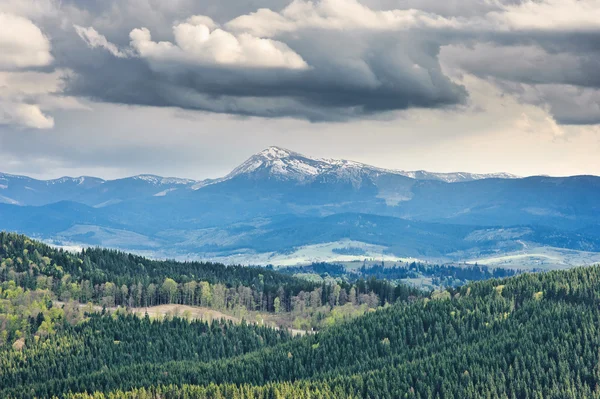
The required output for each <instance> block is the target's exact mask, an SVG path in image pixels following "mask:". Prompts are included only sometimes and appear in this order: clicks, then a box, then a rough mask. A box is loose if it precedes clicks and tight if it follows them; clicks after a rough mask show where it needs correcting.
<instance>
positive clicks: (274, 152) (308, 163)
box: [224, 147, 328, 181]
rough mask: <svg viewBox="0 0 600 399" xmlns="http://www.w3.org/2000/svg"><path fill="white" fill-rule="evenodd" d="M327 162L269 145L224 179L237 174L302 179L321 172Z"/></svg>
mask: <svg viewBox="0 0 600 399" xmlns="http://www.w3.org/2000/svg"><path fill="white" fill-rule="evenodd" d="M327 166H328V164H327V163H326V162H325V161H323V160H318V159H313V158H309V157H306V156H304V155H302V154H299V153H297V152H293V151H290V150H287V149H285V148H281V147H269V148H267V149H265V150H263V151H261V152H259V153H257V154H255V155H253V156H251V157H250V158H249V159H248V160H247V161H246V162H244V163H242V164H241V165H240V166H238V167H237V168H235V169H234V170H233V171H232V172H231V173H230V174H228V175H227V176H226V177H225V178H224V180H229V179H232V178H234V177H237V176H242V175H245V176H254V177H263V178H264V177H269V178H275V179H279V180H298V181H303V180H306V179H308V178H310V177H313V176H317V175H319V174H320V173H322V172H323V171H324V170H325V169H326V168H327Z"/></svg>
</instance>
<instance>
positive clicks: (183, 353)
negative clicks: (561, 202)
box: [0, 233, 600, 399]
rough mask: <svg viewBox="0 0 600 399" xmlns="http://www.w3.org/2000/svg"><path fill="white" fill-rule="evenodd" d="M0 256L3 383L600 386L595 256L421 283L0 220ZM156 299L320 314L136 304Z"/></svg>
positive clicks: (381, 388)
mask: <svg viewBox="0 0 600 399" xmlns="http://www.w3.org/2000/svg"><path fill="white" fill-rule="evenodd" d="M0 259H1V262H0V265H1V266H0V397H2V398H5V397H6V398H52V397H59V398H60V397H65V398H81V399H84V398H115V399H116V398H148V399H149V398H153V399H154V398H456V399H458V398H510V399H512V398H595V397H599V398H600V333H599V331H598V330H599V328H600V327H599V326H600V266H592V267H581V268H575V269H572V270H568V271H552V272H546V273H525V274H520V275H516V276H511V277H505V278H492V279H488V280H483V281H476V282H472V283H469V284H466V285H464V286H461V287H449V288H446V289H444V290H438V291H433V292H423V291H419V290H416V289H414V288H410V287H407V286H404V285H401V284H400V285H393V284H391V283H388V282H386V281H383V280H377V279H375V278H371V279H368V280H359V281H356V282H351V283H349V282H344V281H340V282H335V280H332V281H327V282H323V283H319V284H317V283H313V282H308V281H305V280H302V279H299V278H296V277H294V276H291V275H286V274H280V273H278V272H276V271H273V270H267V269H259V268H243V267H235V266H234V267H226V266H223V265H219V264H211V263H194V262H188V263H179V262H172V261H150V260H148V259H145V258H142V257H138V256H133V255H129V254H125V253H121V252H117V251H110V250H102V249H89V250H84V251H83V252H82V253H71V252H66V251H62V250H58V249H54V248H51V247H49V246H46V245H44V244H41V243H38V242H36V241H34V240H31V239H29V238H27V237H24V236H19V235H15V234H7V233H2V234H0ZM380 272H381V273H383V272H385V271H383V270H382V271H380ZM157 304H188V305H191V306H204V307H208V308H212V309H220V310H222V311H223V312H224V314H226V313H227V312H229V311H232V310H233V309H234V308H235V307H243V308H245V309H246V310H247V311H248V312H254V311H261V312H263V314H265V315H278V316H279V317H283V318H284V317H286V316H287V315H292V314H293V315H295V316H296V317H299V318H301V319H302V318H305V319H306V320H309V319H310V320H311V321H312V318H314V319H315V320H317V319H319V318H322V320H321V321H323V320H329V321H328V322H327V323H320V324H319V323H317V324H315V325H313V326H312V327H311V329H312V330H314V331H312V333H308V334H305V335H293V334H292V333H291V332H288V330H287V329H286V328H281V327H280V328H272V327H268V326H266V325H263V323H258V322H255V321H254V320H252V321H249V322H246V321H241V322H234V321H232V320H225V319H222V320H212V321H203V320H196V319H193V318H189V317H186V315H166V316H165V317H162V318H155V317H149V316H148V315H139V314H133V313H132V312H130V311H129V309H131V308H135V307H138V306H146V307H148V308H151V307H152V306H154V305H157ZM349 307H352V308H353V309H355V310H357V312H355V313H354V314H352V315H350V314H348V313H344V311H343V310H342V309H346V308H349ZM358 309H364V311H362V312H358ZM336 312H337V313H336ZM336 314H340V315H341V316H340V317H334V315H336Z"/></svg>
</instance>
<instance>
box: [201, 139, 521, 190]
mask: <svg viewBox="0 0 600 399" xmlns="http://www.w3.org/2000/svg"><path fill="white" fill-rule="evenodd" d="M381 175H397V176H405V177H409V178H411V179H414V180H439V181H444V182H446V183H456V182H464V181H472V180H481V179H492V178H501V179H514V178H517V176H515V175H511V174H509V173H490V174H473V173H464V172H457V173H433V172H427V171H424V170H419V171H402V170H393V169H382V168H378V167H375V166H371V165H366V164H363V163H360V162H354V161H348V160H339V159H318V158H310V157H307V156H305V155H302V154H299V153H297V152H294V151H290V150H287V149H285V148H281V147H274V146H273V147H269V148H267V149H265V150H263V151H261V152H259V153H258V154H255V155H253V156H252V157H250V158H249V159H248V160H247V161H246V162H244V163H242V164H241V165H240V166H238V167H237V168H235V169H234V170H233V171H232V172H231V173H230V174H228V175H227V176H225V177H224V178H222V179H217V180H214V181H207V182H201V183H199V184H197V185H196V186H194V188H196V189H197V188H201V187H203V186H205V185H207V184H215V183H220V182H223V181H226V180H231V179H235V178H238V177H242V176H244V177H246V178H249V179H276V180H280V181H295V182H298V183H309V182H313V181H316V180H325V181H329V182H331V181H345V182H351V183H353V184H354V185H355V187H359V186H360V184H361V183H362V180H363V179H364V178H371V179H373V178H376V177H378V176H381Z"/></svg>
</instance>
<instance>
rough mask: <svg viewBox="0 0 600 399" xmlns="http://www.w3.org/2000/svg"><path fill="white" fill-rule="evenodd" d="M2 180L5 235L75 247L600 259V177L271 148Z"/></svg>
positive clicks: (309, 256)
mask: <svg viewBox="0 0 600 399" xmlns="http://www.w3.org/2000/svg"><path fill="white" fill-rule="evenodd" d="M0 178H1V179H2V180H0V195H1V197H0V202H4V204H0V229H7V230H14V231H19V232H22V233H27V234H30V235H34V236H35V237H38V238H41V239H45V240H51V241H53V242H56V243H62V244H67V245H103V246H110V247H118V248H121V249H128V250H136V251H146V253H148V254H151V255H154V256H166V257H196V258H209V259H216V260H224V259H223V257H227V259H226V260H227V261H231V262H240V263H253V262H254V263H261V264H266V263H270V262H271V261H273V262H279V261H280V260H281V257H280V255H281V256H283V255H285V256H286V259H285V262H288V263H289V262H293V261H294V260H295V259H297V260H298V261H307V260H321V259H325V258H326V259H336V257H335V256H334V255H333V252H332V251H339V250H341V249H340V248H342V249H343V247H344V246H346V245H349V244H348V242H350V243H351V245H354V246H356V245H358V246H363V247H364V246H366V247H365V248H367V249H366V250H365V253H367V254H369V256H373V257H381V256H387V257H399V258H401V257H410V256H412V257H415V256H418V257H421V258H425V259H433V260H436V261H464V260H473V259H482V257H484V256H485V257H486V259H490V257H491V258H493V259H494V261H497V259H498V257H500V258H502V259H504V260H503V261H506V262H508V261H509V260H507V259H513V258H510V256H516V258H514V259H518V260H519V262H521V261H522V262H523V263H524V264H525V263H527V264H533V263H536V262H537V263H539V262H543V263H545V264H552V265H555V266H561V267H562V266H565V265H571V264H574V263H577V262H583V263H591V262H593V261H595V260H596V259H598V260H600V258H596V255H595V254H594V253H596V252H598V251H599V248H598V246H597V242H596V241H597V239H598V237H600V202H599V201H597V198H599V197H600V178H599V177H597V176H573V177H547V176H533V177H527V178H517V177H515V176H512V175H505V174H498V175H476V174H466V173H455V174H436V173H430V172H403V171H397V170H389V169H383V168H377V167H374V166H370V165H365V164H361V163H358V162H353V161H346V160H332V159H316V158H311V157H307V156H304V155H302V154H299V153H296V152H293V151H290V150H286V149H283V148H279V147H270V148H268V149H266V150H264V151H262V152H260V153H258V154H255V155H253V156H252V157H250V158H249V159H248V160H247V161H246V162H244V163H242V164H241V165H239V166H238V167H237V168H235V169H234V170H233V171H232V172H231V173H229V174H228V175H227V176H224V177H222V178H220V179H210V180H205V181H195V180H189V179H178V178H163V177H159V176H153V175H140V176H134V177H130V178H124V179H117V180H102V179H96V178H90V177H80V178H61V179H56V180H49V181H40V180H35V179H31V178H28V177H22V176H13V175H2V176H1V177H0ZM357 215H359V216H357ZM358 219H360V220H358ZM407 226H409V227H407ZM440 226H441V227H440ZM444 226H446V227H444ZM488 230H489V231H490V232H491V233H489V234H487V237H491V238H489V239H487V240H486V242H485V243H484V244H482V243H481V242H474V241H472V240H469V239H468V237H469V234H475V236H478V237H482V236H486V234H483V233H481V232H482V231H488ZM507 231H509V232H523V231H527V233H526V234H521V233H519V234H516V235H514V234H513V235H511V236H510V237H508V238H507V237H506V234H505V232H507ZM457 232H460V233H457ZM493 232H496V233H493ZM511 234H512V233H511ZM315 246H317V247H315ZM324 246H325V247H326V249H327V251H325V252H323V248H325V247H324ZM550 247H551V248H553V249H552V250H551V252H547V250H546V249H543V248H550ZM540 248H542V250H540ZM557 251H558V252H557ZM564 251H585V254H579V253H578V254H573V253H572V252H564ZM587 253H591V254H592V255H588V254H587ZM293 254H295V255H293ZM492 255H493V256H492ZM507 256H508V258H506V257H507ZM565 257H567V258H568V259H567V260H565ZM355 258H360V257H359V256H357V257H355ZM532 262H533V263H532ZM537 263H536V264H537Z"/></svg>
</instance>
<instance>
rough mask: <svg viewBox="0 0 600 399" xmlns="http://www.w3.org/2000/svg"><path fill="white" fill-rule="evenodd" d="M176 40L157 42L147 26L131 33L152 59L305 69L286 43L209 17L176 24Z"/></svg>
mask: <svg viewBox="0 0 600 399" xmlns="http://www.w3.org/2000/svg"><path fill="white" fill-rule="evenodd" d="M173 35H174V37H175V42H174V43H171V42H166V41H162V42H154V41H152V38H151V35H150V31H149V30H148V29H146V28H141V29H134V30H132V31H131V33H130V38H131V46H132V47H133V49H135V51H136V52H137V53H138V54H139V56H140V57H142V58H144V59H147V60H149V61H150V62H151V63H167V64H170V65H173V64H175V63H181V64H185V65H200V66H202V65H209V66H210V65H223V66H233V67H250V68H286V69H305V68H307V67H308V65H307V64H306V62H305V61H304V60H303V59H302V57H300V56H299V55H298V54H296V53H295V52H294V51H292V50H291V49H290V48H289V47H288V46H287V45H286V44H284V43H281V42H278V41H275V40H270V39H262V38H259V37H255V36H252V35H251V34H248V33H242V34H240V35H237V36H236V35H233V34H231V33H229V32H227V31H225V30H223V29H220V28H217V27H216V24H215V23H214V22H213V21H212V20H211V19H210V18H208V17H205V16H194V17H191V18H189V19H188V20H187V21H186V22H184V23H180V24H177V25H175V26H174V27H173Z"/></svg>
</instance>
